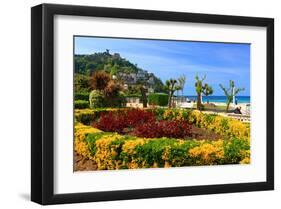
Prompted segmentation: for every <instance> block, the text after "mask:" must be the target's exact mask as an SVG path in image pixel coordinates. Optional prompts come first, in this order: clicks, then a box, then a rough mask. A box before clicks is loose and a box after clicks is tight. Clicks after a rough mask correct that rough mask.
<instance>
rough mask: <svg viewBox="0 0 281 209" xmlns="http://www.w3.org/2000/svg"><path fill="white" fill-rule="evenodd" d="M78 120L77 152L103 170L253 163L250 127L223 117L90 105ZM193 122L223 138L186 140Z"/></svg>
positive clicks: (79, 115)
mask: <svg viewBox="0 0 281 209" xmlns="http://www.w3.org/2000/svg"><path fill="white" fill-rule="evenodd" d="M75 120H76V125H75V152H76V153H77V154H79V155H81V156H84V157H85V158H87V159H89V160H91V161H92V162H94V163H95V164H96V168H97V169H99V170H106V169H122V168H148V167H149V168H151V167H178V166H193V165H222V164H237V163H246V164H248V163H250V127H249V125H248V124H245V123H242V122H240V121H237V120H235V119H230V118H227V117H223V116H219V115H212V114H204V113H202V112H199V111H189V110H181V109H161V108H157V109H147V110H145V111H144V110H138V109H134V110H133V111H132V109H126V108H122V109H98V110H90V109H84V110H76V111H75ZM79 122H82V123H84V124H86V125H87V124H91V123H93V124H94V126H96V128H94V127H91V126H86V125H83V124H82V123H79ZM190 123H191V124H192V125H193V126H194V125H195V126H196V127H199V128H204V129H206V130H209V131H212V132H215V133H217V134H220V135H221V136H222V138H220V139H217V140H210V139H209V138H206V140H194V139H190V138H189V139H188V140H183V138H185V136H189V134H190V130H189V127H190V126H189V124H190ZM101 129H102V130H101ZM128 134H129V135H128ZM163 136H165V137H163Z"/></svg>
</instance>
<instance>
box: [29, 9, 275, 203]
mask: <svg viewBox="0 0 281 209" xmlns="http://www.w3.org/2000/svg"><path fill="white" fill-rule="evenodd" d="M54 15H72V16H89V17H110V18H126V19H144V20H160V21H178V22H192V23H214V24H224V25H243V26H257V27H266V29H267V32H266V33H267V43H266V44H267V47H266V54H267V55H266V62H267V65H266V67H267V78H266V81H267V84H266V93H267V101H266V104H267V107H266V109H267V110H266V113H267V116H266V117H267V118H266V120H267V121H266V124H267V125H266V127H264V128H266V146H267V147H266V151H267V154H266V157H267V159H266V175H267V177H266V181H265V182H255V183H238V184H223V185H206V186H182V187H172V188H153V189H137V190H122V191H106V192H87V193H69V194H54V192H53V191H54V150H53V147H54V137H53V136H54V127H53V126H54V91H55V89H54V67H53V66H54V58H53V56H54V52H53V50H54ZM31 26H32V27H31V58H32V60H31V81H32V83H31V94H32V98H31V110H32V111H31V112H32V113H31V121H32V122H31V127H32V131H31V200H32V201H34V202H37V203H40V204H43V205H46V204H60V203H77V202H91V201H109V200H125V199H139V198H156V197H171V196H183V195H200V194H213V193H229V192H248V191H261V190H273V189H274V19H271V18H258V17H242V16H226V15H210V14H194V13H179V12H166V11H165V12H164V11H150V10H135V9H120V8H105V7H87V6H72V5H55V4H42V5H38V6H35V7H32V9H31Z"/></svg>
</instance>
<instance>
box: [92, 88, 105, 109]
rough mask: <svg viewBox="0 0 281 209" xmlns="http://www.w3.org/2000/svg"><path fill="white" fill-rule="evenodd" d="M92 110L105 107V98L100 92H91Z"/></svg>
mask: <svg viewBox="0 0 281 209" xmlns="http://www.w3.org/2000/svg"><path fill="white" fill-rule="evenodd" d="M89 102H90V108H99V107H105V104H104V102H105V100H104V96H103V94H102V93H101V91H99V90H93V91H91V93H90V95H89Z"/></svg>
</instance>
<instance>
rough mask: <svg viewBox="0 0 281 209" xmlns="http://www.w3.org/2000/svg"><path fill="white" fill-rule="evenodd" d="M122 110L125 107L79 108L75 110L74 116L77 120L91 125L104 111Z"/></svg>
mask: <svg viewBox="0 0 281 209" xmlns="http://www.w3.org/2000/svg"><path fill="white" fill-rule="evenodd" d="M122 110H123V109H119V108H114V109H113V108H96V109H88V108H87V109H77V110H75V113H74V117H75V121H76V122H78V123H82V124H85V125H90V124H91V123H92V122H94V121H96V120H97V119H98V118H99V117H100V115H101V114H103V113H108V112H112V111H122Z"/></svg>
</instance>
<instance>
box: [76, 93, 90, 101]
mask: <svg viewBox="0 0 281 209" xmlns="http://www.w3.org/2000/svg"><path fill="white" fill-rule="evenodd" d="M89 94H90V93H88V92H75V96H74V98H75V100H85V101H89Z"/></svg>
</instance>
